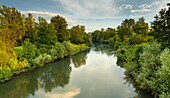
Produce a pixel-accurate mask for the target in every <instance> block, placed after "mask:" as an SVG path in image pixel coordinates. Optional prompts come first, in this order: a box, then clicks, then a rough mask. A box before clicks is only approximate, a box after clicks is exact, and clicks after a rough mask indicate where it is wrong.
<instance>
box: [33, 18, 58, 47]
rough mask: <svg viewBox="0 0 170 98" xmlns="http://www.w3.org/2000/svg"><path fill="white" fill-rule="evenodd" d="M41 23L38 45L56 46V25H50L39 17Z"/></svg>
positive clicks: (39, 24) (37, 38) (38, 32)
mask: <svg viewBox="0 0 170 98" xmlns="http://www.w3.org/2000/svg"><path fill="white" fill-rule="evenodd" d="M38 20H39V23H38V28H37V30H38V31H37V36H36V41H37V42H38V44H47V45H55V43H56V42H57V36H56V35H55V30H54V28H55V27H54V25H53V24H52V23H50V24H48V23H47V21H46V20H45V19H44V18H42V17H39V19H38Z"/></svg>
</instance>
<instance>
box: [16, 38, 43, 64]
mask: <svg viewBox="0 0 170 98" xmlns="http://www.w3.org/2000/svg"><path fill="white" fill-rule="evenodd" d="M22 47H23V49H22V52H21V53H19V54H18V55H19V57H20V60H21V61H23V60H24V59H26V60H27V61H28V63H30V65H32V60H33V59H35V58H36V57H38V56H39V55H40V51H39V50H38V49H37V48H36V46H35V45H34V44H32V43H30V42H28V41H26V42H24V45H23V46H22Z"/></svg>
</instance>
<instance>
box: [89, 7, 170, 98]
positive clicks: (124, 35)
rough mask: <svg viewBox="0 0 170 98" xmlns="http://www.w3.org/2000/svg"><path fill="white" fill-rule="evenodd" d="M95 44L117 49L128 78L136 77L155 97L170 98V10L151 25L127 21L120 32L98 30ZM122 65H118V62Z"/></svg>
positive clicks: (165, 10) (161, 13)
mask: <svg viewBox="0 0 170 98" xmlns="http://www.w3.org/2000/svg"><path fill="white" fill-rule="evenodd" d="M91 35H92V41H94V42H105V43H108V44H109V45H110V46H112V47H114V49H115V51H116V56H117V57H118V61H120V60H122V61H124V64H123V65H122V64H121V66H122V67H124V68H125V69H126V71H125V74H127V75H129V76H132V77H133V78H134V80H135V82H136V83H137V84H138V85H139V87H140V88H142V89H146V90H148V91H149V92H151V93H152V94H153V95H154V96H155V97H160V98H169V97H170V49H169V48H170V7H169V8H168V9H161V11H160V12H159V14H158V15H156V16H155V17H154V21H152V22H151V28H149V25H148V23H146V22H145V19H144V18H143V17H142V18H139V20H138V21H136V22H135V20H134V19H125V20H124V21H122V23H121V25H119V26H117V29H113V28H107V29H106V30H104V29H101V30H95V31H93V32H92V34H91ZM117 63H118V62H117Z"/></svg>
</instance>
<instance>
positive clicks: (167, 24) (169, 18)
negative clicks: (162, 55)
mask: <svg viewBox="0 0 170 98" xmlns="http://www.w3.org/2000/svg"><path fill="white" fill-rule="evenodd" d="M154 18H155V20H154V21H153V22H152V23H151V27H152V32H150V35H152V36H154V38H155V39H157V41H158V42H161V44H162V46H163V48H165V47H169V46H170V33H169V32H170V29H169V28H170V7H169V8H168V9H167V10H166V9H161V11H160V12H159V15H156V16H155V17H154Z"/></svg>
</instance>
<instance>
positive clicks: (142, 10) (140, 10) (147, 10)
mask: <svg viewBox="0 0 170 98" xmlns="http://www.w3.org/2000/svg"><path fill="white" fill-rule="evenodd" d="M149 11H151V10H150V9H145V8H142V9H137V10H131V11H130V12H132V13H136V12H140V13H142V12H149Z"/></svg>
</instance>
